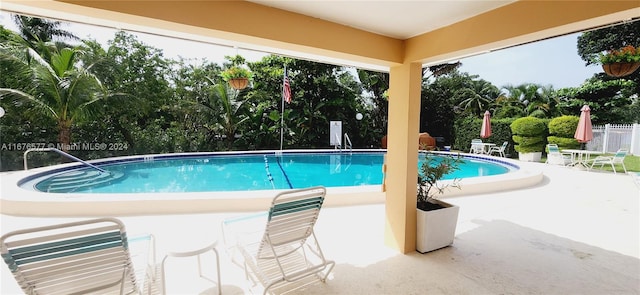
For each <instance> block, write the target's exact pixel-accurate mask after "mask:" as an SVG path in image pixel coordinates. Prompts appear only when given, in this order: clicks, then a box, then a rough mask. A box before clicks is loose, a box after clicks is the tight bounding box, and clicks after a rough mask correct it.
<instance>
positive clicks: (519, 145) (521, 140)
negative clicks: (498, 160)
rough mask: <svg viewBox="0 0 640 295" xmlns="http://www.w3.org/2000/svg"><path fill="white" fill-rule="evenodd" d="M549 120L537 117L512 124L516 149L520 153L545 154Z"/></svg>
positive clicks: (519, 119)
mask: <svg viewBox="0 0 640 295" xmlns="http://www.w3.org/2000/svg"><path fill="white" fill-rule="evenodd" d="M546 122H547V120H543V119H540V118H536V117H523V118H518V119H516V120H514V121H513V123H511V125H510V127H511V133H512V134H513V135H512V138H513V141H514V142H515V143H516V145H515V149H516V151H517V152H519V153H533V152H543V151H544V148H545V145H546V144H547V140H546V138H547V133H548V129H547V123H546Z"/></svg>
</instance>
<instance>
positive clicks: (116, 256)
mask: <svg viewBox="0 0 640 295" xmlns="http://www.w3.org/2000/svg"><path fill="white" fill-rule="evenodd" d="M0 243H1V245H2V251H1V252H2V258H3V259H4V261H5V263H6V264H7V266H8V267H9V270H10V271H11V273H12V274H13V276H14V277H15V279H16V281H17V282H18V284H19V285H20V287H21V288H22V290H23V291H24V292H25V294H87V293H93V292H96V293H99V294H107V293H116V294H142V292H143V290H144V288H145V287H147V290H148V291H149V292H150V290H151V287H150V286H148V284H149V283H150V282H149V280H148V279H151V280H153V279H154V278H155V276H153V275H152V274H151V273H150V271H152V270H153V267H151V266H150V265H147V267H146V270H145V273H146V274H147V275H146V276H145V278H144V281H145V283H140V282H139V280H138V279H137V277H136V272H135V270H134V267H133V262H132V257H131V255H130V250H129V241H128V240H127V233H126V231H125V227H124V224H123V223H122V222H121V221H119V220H118V219H115V218H99V219H92V220H86V221H78V222H71V223H64V224H58V225H51V226H43V227H37V228H31V229H24V230H17V231H13V232H10V233H7V234H5V235H3V236H2V237H0ZM149 245H150V246H151V245H153V242H151V243H150V244H149ZM151 252H153V249H151ZM153 255H155V253H153ZM145 284H147V286H145Z"/></svg>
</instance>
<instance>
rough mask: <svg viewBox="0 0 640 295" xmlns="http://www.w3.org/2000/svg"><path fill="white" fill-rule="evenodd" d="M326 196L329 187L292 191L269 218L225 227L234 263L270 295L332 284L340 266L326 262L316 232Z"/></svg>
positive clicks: (253, 218) (236, 220)
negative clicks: (257, 227)
mask: <svg viewBox="0 0 640 295" xmlns="http://www.w3.org/2000/svg"><path fill="white" fill-rule="evenodd" d="M325 194H326V190H325V188H324V187H313V188H309V189H301V190H290V191H286V192H283V193H280V194H278V195H277V196H276V197H275V198H274V199H273V201H272V205H271V209H269V211H268V213H266V214H258V215H253V216H243V217H239V218H233V219H227V220H225V221H224V222H223V233H224V238H225V243H227V244H228V245H229V246H230V247H229V250H230V251H231V253H230V254H231V256H232V259H234V261H235V262H236V263H237V264H238V265H241V266H242V267H244V270H245V273H246V276H247V278H248V279H250V280H251V281H252V282H253V283H254V284H255V283H261V284H262V286H263V287H264V291H263V292H264V294H267V293H268V292H269V291H272V290H275V289H279V290H282V289H285V290H289V289H295V288H298V287H299V286H301V285H306V284H309V283H312V282H313V281H315V280H316V279H319V280H321V281H322V282H325V281H326V279H327V276H328V275H329V273H330V272H331V270H332V269H333V267H334V265H335V263H334V262H333V261H329V260H327V259H326V258H325V257H324V254H323V253H322V250H321V249H320V244H319V243H318V240H317V239H316V236H315V233H314V230H313V228H314V225H315V223H316V220H317V219H318V214H319V213H320V208H321V207H322V203H323V202H324V197H325ZM256 221H258V222H259V223H262V227H263V230H262V231H261V232H258V233H259V234H258V235H253V234H252V232H251V228H252V227H253V226H251V224H252V223H253V224H256ZM265 223H266V226H265ZM247 224H249V225H247ZM253 229H254V230H255V227H254V228H253ZM253 233H255V231H253ZM236 252H237V253H236ZM238 260H240V261H238Z"/></svg>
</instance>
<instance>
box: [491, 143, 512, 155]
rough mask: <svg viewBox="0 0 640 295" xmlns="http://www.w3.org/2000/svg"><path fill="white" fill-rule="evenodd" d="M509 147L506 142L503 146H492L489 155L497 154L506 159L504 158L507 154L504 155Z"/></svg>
mask: <svg viewBox="0 0 640 295" xmlns="http://www.w3.org/2000/svg"><path fill="white" fill-rule="evenodd" d="M508 145H509V142H508V141H505V142H503V143H502V145H501V146H492V147H491V148H490V149H489V152H488V154H489V155H493V153H497V154H498V155H499V156H500V157H503V158H504V157H506V156H505V154H504V151H505V150H506V149H507V146H508Z"/></svg>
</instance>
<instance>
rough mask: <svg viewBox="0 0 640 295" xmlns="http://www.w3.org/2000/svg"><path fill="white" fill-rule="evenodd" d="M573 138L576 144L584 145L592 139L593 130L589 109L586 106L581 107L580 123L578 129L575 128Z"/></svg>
mask: <svg viewBox="0 0 640 295" xmlns="http://www.w3.org/2000/svg"><path fill="white" fill-rule="evenodd" d="M573 138H575V139H577V140H578V142H581V143H585V142H587V141H590V140H592V139H593V130H591V109H590V108H589V106H588V105H586V104H585V105H584V106H582V109H580V121H578V128H576V134H574V135H573Z"/></svg>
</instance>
